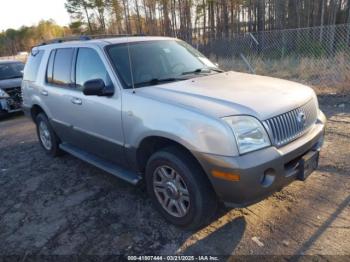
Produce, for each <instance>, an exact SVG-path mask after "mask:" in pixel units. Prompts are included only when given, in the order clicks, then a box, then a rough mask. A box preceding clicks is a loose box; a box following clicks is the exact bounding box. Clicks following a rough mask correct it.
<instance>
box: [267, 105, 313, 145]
mask: <svg viewBox="0 0 350 262" xmlns="http://www.w3.org/2000/svg"><path fill="white" fill-rule="evenodd" d="M302 114H304V116H305V118H304V120H305V122H303V121H302V119H300V118H303V117H302V116H301V115H302ZM317 114H318V110H317V106H316V103H315V101H314V100H313V99H311V100H310V101H309V102H307V103H306V104H305V105H303V106H301V107H298V108H296V109H294V110H292V111H289V112H287V113H284V114H281V115H278V116H275V117H272V118H270V119H267V120H265V121H264V125H265V127H266V128H267V129H268V132H269V135H270V137H271V142H272V143H273V145H275V146H277V147H281V146H283V145H285V144H287V143H289V142H291V141H293V140H295V139H297V138H298V137H300V136H302V135H303V134H305V133H306V132H307V131H308V130H309V129H310V127H311V126H312V125H314V124H315V123H316V121H317ZM298 117H299V120H298Z"/></svg>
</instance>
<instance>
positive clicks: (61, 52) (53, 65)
mask: <svg viewBox="0 0 350 262" xmlns="http://www.w3.org/2000/svg"><path fill="white" fill-rule="evenodd" d="M73 54H74V49H73V48H62V49H57V50H55V52H51V55H50V59H49V64H48V68H47V81H48V83H51V84H54V85H59V86H70V85H71V84H72V79H71V70H72V59H73ZM51 73H52V74H51Z"/></svg>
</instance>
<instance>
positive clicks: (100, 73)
mask: <svg viewBox="0 0 350 262" xmlns="http://www.w3.org/2000/svg"><path fill="white" fill-rule="evenodd" d="M75 70H76V77H75V78H76V80H75V81H76V85H77V87H78V88H82V87H83V86H84V83H85V82H86V81H89V80H95V79H102V80H103V81H104V82H105V85H106V86H108V85H110V84H111V80H110V78H109V76H108V73H107V70H106V68H105V66H104V64H103V62H102V60H101V58H100V56H99V55H98V53H97V52H96V51H95V50H93V49H91V48H79V51H78V57H77V62H76V69H75Z"/></svg>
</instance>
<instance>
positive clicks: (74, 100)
mask: <svg viewBox="0 0 350 262" xmlns="http://www.w3.org/2000/svg"><path fill="white" fill-rule="evenodd" d="M71 102H72V103H73V104H75V105H81V104H82V103H83V101H81V99H80V98H76V97H73V98H72V100H71Z"/></svg>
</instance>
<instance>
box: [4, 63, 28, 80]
mask: <svg viewBox="0 0 350 262" xmlns="http://www.w3.org/2000/svg"><path fill="white" fill-rule="evenodd" d="M23 67H24V64H22V63H3V64H2V63H0V80H4V79H13V78H21V77H22V71H23Z"/></svg>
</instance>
